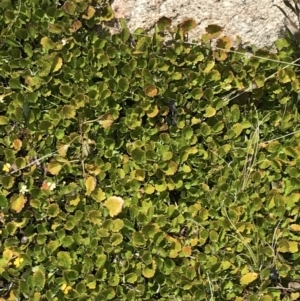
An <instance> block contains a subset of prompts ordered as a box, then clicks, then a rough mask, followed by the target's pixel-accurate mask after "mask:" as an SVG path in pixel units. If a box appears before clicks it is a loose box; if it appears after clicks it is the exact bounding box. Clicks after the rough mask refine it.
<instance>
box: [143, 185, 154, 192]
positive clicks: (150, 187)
mask: <svg viewBox="0 0 300 301" xmlns="http://www.w3.org/2000/svg"><path fill="white" fill-rule="evenodd" d="M144 191H145V193H147V194H152V193H153V192H154V191H155V188H154V187H153V186H152V185H150V184H147V185H145V187H144Z"/></svg>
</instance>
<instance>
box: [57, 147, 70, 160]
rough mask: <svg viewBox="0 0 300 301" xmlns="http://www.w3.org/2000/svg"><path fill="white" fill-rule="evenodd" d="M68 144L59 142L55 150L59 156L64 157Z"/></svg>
mask: <svg viewBox="0 0 300 301" xmlns="http://www.w3.org/2000/svg"><path fill="white" fill-rule="evenodd" d="M69 146H70V145H69V144H60V145H59V148H58V150H57V152H58V153H59V155H60V156H62V157H65V156H66V155H67V151H68V148H69Z"/></svg>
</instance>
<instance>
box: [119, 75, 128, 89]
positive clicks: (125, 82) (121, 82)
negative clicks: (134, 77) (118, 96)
mask: <svg viewBox="0 0 300 301" xmlns="http://www.w3.org/2000/svg"><path fill="white" fill-rule="evenodd" d="M119 87H120V89H121V90H122V91H127V90H128V88H129V81H128V79H127V78H125V77H122V78H120V80H119Z"/></svg>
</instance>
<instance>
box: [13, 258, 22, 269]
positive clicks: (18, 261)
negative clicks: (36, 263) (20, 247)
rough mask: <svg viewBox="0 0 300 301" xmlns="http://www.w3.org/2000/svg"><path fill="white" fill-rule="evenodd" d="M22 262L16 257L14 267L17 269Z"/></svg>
mask: <svg viewBox="0 0 300 301" xmlns="http://www.w3.org/2000/svg"><path fill="white" fill-rule="evenodd" d="M23 261H24V259H23V258H20V257H18V258H17V259H15V261H14V265H15V266H16V267H19V266H20V264H21V263H22V262H23Z"/></svg>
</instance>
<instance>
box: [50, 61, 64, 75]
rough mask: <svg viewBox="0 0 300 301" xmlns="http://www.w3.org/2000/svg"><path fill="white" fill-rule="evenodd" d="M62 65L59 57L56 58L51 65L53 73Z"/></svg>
mask: <svg viewBox="0 0 300 301" xmlns="http://www.w3.org/2000/svg"><path fill="white" fill-rule="evenodd" d="M62 65H63V60H62V58H61V57H56V58H55V59H54V62H53V65H52V68H53V72H56V71H58V70H59V69H60V68H61V67H62Z"/></svg>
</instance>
